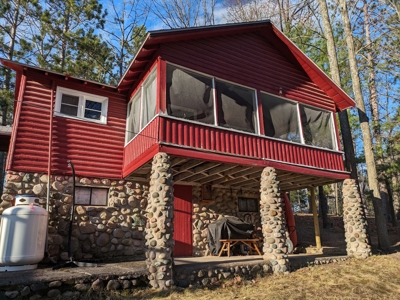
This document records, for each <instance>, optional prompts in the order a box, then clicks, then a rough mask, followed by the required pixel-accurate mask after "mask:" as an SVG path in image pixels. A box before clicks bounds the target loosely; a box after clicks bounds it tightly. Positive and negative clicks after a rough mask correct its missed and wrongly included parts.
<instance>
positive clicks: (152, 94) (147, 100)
mask: <svg viewBox="0 0 400 300" xmlns="http://www.w3.org/2000/svg"><path fill="white" fill-rule="evenodd" d="M156 91H157V80H156V72H155V70H154V71H153V72H151V74H150V75H149V77H147V79H146V81H145V82H144V83H143V89H142V94H143V96H142V99H143V100H142V103H143V104H142V111H143V113H142V121H141V123H140V124H141V128H143V127H144V126H146V125H147V123H149V122H150V121H151V119H153V117H154V116H155V115H156Z"/></svg>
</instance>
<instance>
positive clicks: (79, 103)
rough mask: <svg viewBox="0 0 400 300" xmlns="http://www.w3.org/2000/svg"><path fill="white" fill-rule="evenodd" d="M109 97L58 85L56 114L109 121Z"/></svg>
mask: <svg viewBox="0 0 400 300" xmlns="http://www.w3.org/2000/svg"><path fill="white" fill-rule="evenodd" d="M107 110H108V98H107V97H103V96H98V95H93V94H89V93H85V92H81V91H77V90H72V89H68V88H64V87H57V92H56V103H55V112H54V114H55V115H56V116H63V117H67V118H76V119H80V120H85V121H90V122H96V123H101V124H106V123H107Z"/></svg>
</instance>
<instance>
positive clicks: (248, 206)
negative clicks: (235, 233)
mask: <svg viewBox="0 0 400 300" xmlns="http://www.w3.org/2000/svg"><path fill="white" fill-rule="evenodd" d="M238 206H239V211H240V212H258V199H254V198H241V197H239V198H238Z"/></svg>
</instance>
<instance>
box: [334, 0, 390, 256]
mask: <svg viewBox="0 0 400 300" xmlns="http://www.w3.org/2000/svg"><path fill="white" fill-rule="evenodd" d="M339 3H340V6H341V14H342V19H343V26H344V32H345V36H346V44H347V49H348V54H349V64H350V73H351V80H352V86H353V93H354V97H355V100H356V103H357V106H358V116H359V119H360V125H361V132H362V137H363V142H364V154H365V162H366V166H367V174H368V185H369V188H370V190H371V191H372V193H373V204H374V211H375V223H376V228H377V233H378V247H379V248H380V249H381V250H382V251H384V252H387V251H388V250H389V247H390V242H389V235H388V231H387V224H386V219H385V216H384V213H383V210H382V200H381V195H380V192H379V185H378V175H377V172H376V165H375V158H374V152H373V150H372V147H373V145H372V139H371V130H370V126H369V123H368V117H367V115H366V113H365V105H364V100H363V95H362V90H361V84H360V78H359V75H358V66H357V61H356V53H355V50H354V42H353V34H352V30H351V24H350V19H349V16H348V11H347V4H346V0H339Z"/></svg>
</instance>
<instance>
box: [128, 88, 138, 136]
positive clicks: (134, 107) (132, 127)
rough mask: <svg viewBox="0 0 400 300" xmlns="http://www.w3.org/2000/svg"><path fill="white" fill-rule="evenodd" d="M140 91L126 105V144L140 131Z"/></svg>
mask: <svg viewBox="0 0 400 300" xmlns="http://www.w3.org/2000/svg"><path fill="white" fill-rule="evenodd" d="M140 91H141V89H139V91H138V92H137V93H136V95H135V96H134V97H133V99H132V101H131V102H129V104H128V120H127V126H126V130H127V142H129V141H130V140H131V139H132V138H133V137H135V136H136V134H137V133H138V132H139V130H140V123H139V122H140Z"/></svg>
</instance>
